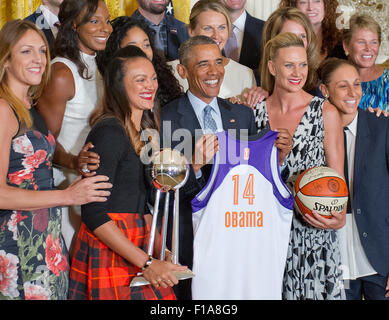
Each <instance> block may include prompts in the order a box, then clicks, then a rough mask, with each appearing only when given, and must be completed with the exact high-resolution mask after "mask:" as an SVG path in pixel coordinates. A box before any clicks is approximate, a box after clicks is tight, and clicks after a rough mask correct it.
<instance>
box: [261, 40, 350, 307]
mask: <svg viewBox="0 0 389 320" xmlns="http://www.w3.org/2000/svg"><path fill="white" fill-rule="evenodd" d="M263 59H264V61H268V63H267V64H266V65H262V73H261V78H262V82H263V87H264V89H265V90H268V91H269V92H270V96H269V98H268V99H267V100H266V101H263V102H262V103H260V104H258V105H257V106H256V107H255V109H254V114H255V116H256V122H257V126H258V128H260V129H263V128H266V127H267V126H269V125H270V128H271V129H273V130H274V129H276V128H286V129H287V130H288V131H289V133H290V134H291V135H293V146H292V152H290V153H289V154H288V155H287V156H286V158H285V164H286V166H287V167H288V169H289V177H288V178H289V179H288V180H289V182H290V183H292V184H293V181H295V180H296V178H297V176H298V175H299V174H300V173H301V172H302V171H304V170H306V169H308V168H312V167H316V166H323V165H326V166H328V167H331V168H333V169H335V170H336V171H338V172H339V173H340V174H343V156H344V151H343V143H342V142H343V139H342V129H341V121H340V117H339V114H338V112H337V110H336V109H335V107H334V106H333V105H332V104H330V103H328V102H327V101H325V100H324V99H321V98H319V97H313V96H312V95H310V94H308V93H307V92H305V91H304V90H303V88H304V85H305V81H306V79H307V74H308V67H307V65H309V64H310V63H309V60H310V59H311V57H307V50H306V49H305V47H304V42H303V40H302V39H301V38H300V37H299V36H297V35H295V34H293V33H280V34H278V35H277V36H275V37H274V38H273V39H271V40H270V41H268V42H267V44H266V46H265V48H264V52H263ZM339 142H341V143H339ZM331 213H332V215H333V217H332V219H325V218H322V217H321V216H320V215H318V214H317V213H314V216H315V218H314V219H311V216H310V215H308V214H307V215H306V216H304V217H303V216H302V215H300V214H299V213H295V214H294V217H293V221H292V228H291V234H290V239H289V248H288V255H287V261H286V269H285V275H284V286H283V297H284V299H287V300H301V299H314V300H323V299H342V298H344V291H343V290H342V288H341V287H340V286H339V285H340V284H341V283H340V281H341V278H340V277H341V269H340V251H339V245H338V238H337V233H336V231H335V230H332V229H339V228H341V227H342V226H343V225H344V223H345V219H346V218H345V214H343V213H338V212H335V211H332V212H331ZM318 265H321V266H323V268H322V269H321V271H320V272H316V269H317V266H318Z"/></svg>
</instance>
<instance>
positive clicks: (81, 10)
mask: <svg viewBox="0 0 389 320" xmlns="http://www.w3.org/2000/svg"><path fill="white" fill-rule="evenodd" d="M99 1H103V0H65V1H63V2H62V3H61V6H60V9H59V14H58V19H59V22H60V24H61V26H60V28H59V30H58V35H57V37H56V39H55V42H54V47H53V56H54V57H57V56H60V57H64V58H68V59H69V60H71V61H72V62H73V63H75V64H76V66H77V69H78V73H79V75H80V77H82V78H84V79H90V77H89V75H88V69H87V66H86V65H85V63H84V62H83V61H82V59H81V56H80V48H79V45H78V34H77V28H78V27H79V26H81V25H83V24H85V23H87V22H88V21H89V20H90V18H91V17H92V16H93V15H94V13H95V12H96V10H97V7H98V5H99ZM81 14H83V16H82V19H81V20H80V21H77V20H79V18H80V15H81ZM74 25H75V26H76V27H74Z"/></svg>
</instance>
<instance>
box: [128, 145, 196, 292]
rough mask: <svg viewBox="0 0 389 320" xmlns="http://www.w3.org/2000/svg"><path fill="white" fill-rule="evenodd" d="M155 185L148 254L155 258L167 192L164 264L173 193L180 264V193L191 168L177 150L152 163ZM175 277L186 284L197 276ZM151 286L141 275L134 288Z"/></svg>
mask: <svg viewBox="0 0 389 320" xmlns="http://www.w3.org/2000/svg"><path fill="white" fill-rule="evenodd" d="M150 171H151V178H152V184H153V185H154V187H155V188H156V194H155V203H154V211H153V220H152V224H151V230H150V238H149V244H148V248H147V254H148V255H149V256H152V255H153V250H154V240H155V232H156V228H157V219H158V212H159V201H160V197H161V193H162V192H165V193H166V197H165V205H164V213H163V224H162V241H161V242H162V245H161V254H160V260H165V249H166V236H167V235H166V233H167V224H168V216H169V198H170V194H169V191H171V190H173V191H174V203H173V234H172V262H173V263H174V264H179V262H178V252H179V189H180V188H181V187H182V186H183V185H184V184H185V183H186V181H187V180H188V177H189V165H188V162H187V160H186V158H185V157H184V156H183V155H182V154H181V153H180V152H179V151H177V150H174V149H168V148H166V149H161V150H160V151H159V152H157V153H156V154H155V155H154V157H153V160H152V165H151V167H150ZM174 275H175V276H176V278H177V279H178V280H185V279H189V278H192V277H193V276H194V274H193V272H192V271H191V270H189V269H188V270H186V271H181V272H174ZM147 284H150V282H149V281H147V280H146V279H145V278H144V277H143V276H142V273H141V272H140V273H138V274H137V276H136V277H135V278H134V279H133V280H132V281H131V284H130V287H137V286H142V285H147Z"/></svg>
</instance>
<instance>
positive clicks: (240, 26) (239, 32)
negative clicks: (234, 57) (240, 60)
mask: <svg viewBox="0 0 389 320" xmlns="http://www.w3.org/2000/svg"><path fill="white" fill-rule="evenodd" d="M246 17H247V13H246V10H244V11H243V13H242V14H241V15H240V16H239V18H238V19H236V20H235V21H234V22H233V25H234V26H235V28H233V31H232V32H234V33H235V37H236V42H237V44H238V56H239V57H240V52H241V50H242V43H243V36H244V27H245V24H246Z"/></svg>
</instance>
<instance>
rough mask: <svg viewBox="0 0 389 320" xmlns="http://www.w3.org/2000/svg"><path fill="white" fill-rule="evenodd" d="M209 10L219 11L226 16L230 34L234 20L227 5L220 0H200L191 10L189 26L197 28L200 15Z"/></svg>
mask: <svg viewBox="0 0 389 320" xmlns="http://www.w3.org/2000/svg"><path fill="white" fill-rule="evenodd" d="M209 10H211V11H215V12H219V13H221V14H222V15H223V16H225V18H226V20H227V28H228V36H230V34H231V32H232V22H231V17H230V13H229V12H228V9H227V8H226V6H225V5H224V4H223V3H222V2H221V1H219V0H199V1H198V2H196V3H195V5H194V6H193V8H192V10H191V11H190V16H189V25H188V26H189V28H190V29H192V30H194V29H196V26H197V23H198V18H199V15H200V14H201V13H203V12H205V11H209Z"/></svg>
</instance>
